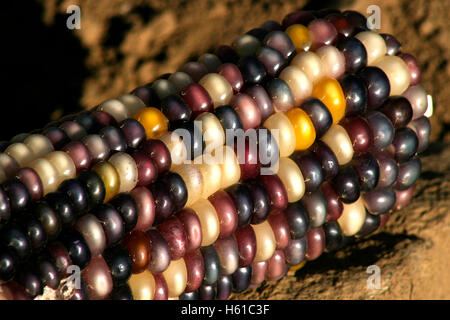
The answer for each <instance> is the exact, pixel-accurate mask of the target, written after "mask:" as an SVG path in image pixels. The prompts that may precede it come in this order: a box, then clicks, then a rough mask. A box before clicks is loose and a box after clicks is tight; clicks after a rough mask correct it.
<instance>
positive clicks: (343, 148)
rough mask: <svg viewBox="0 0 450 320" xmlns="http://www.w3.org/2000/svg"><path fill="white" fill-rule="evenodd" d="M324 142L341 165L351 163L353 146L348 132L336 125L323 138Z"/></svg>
mask: <svg viewBox="0 0 450 320" xmlns="http://www.w3.org/2000/svg"><path fill="white" fill-rule="evenodd" d="M321 140H322V141H323V142H325V143H326V144H327V146H328V147H330V149H331V150H332V151H333V152H334V154H335V156H336V158H337V160H338V162H339V165H344V164H347V163H349V162H350V161H351V160H352V158H353V153H354V151H353V146H352V142H351V140H350V137H349V135H348V133H347V131H346V130H345V129H344V128H343V127H342V126H340V125H338V124H336V125H333V126H331V128H330V129H329V130H328V131H327V133H325V135H324V136H323V137H322V138H321Z"/></svg>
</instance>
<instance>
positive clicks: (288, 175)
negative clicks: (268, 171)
mask: <svg viewBox="0 0 450 320" xmlns="http://www.w3.org/2000/svg"><path fill="white" fill-rule="evenodd" d="M277 175H278V177H279V178H280V179H281V181H282V182H283V184H284V187H285V188H286V192H287V195H288V201H289V202H295V201H298V200H300V199H301V198H302V197H303V194H304V193H305V181H304V179H303V175H302V172H301V171H300V168H299V167H298V166H297V164H295V162H294V161H293V160H292V159H289V158H280V164H279V170H278V173H277Z"/></svg>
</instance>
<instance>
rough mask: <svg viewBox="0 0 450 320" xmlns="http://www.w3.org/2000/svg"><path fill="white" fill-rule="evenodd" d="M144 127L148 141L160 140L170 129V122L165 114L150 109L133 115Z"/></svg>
mask: <svg viewBox="0 0 450 320" xmlns="http://www.w3.org/2000/svg"><path fill="white" fill-rule="evenodd" d="M133 118H134V119H136V120H137V121H139V123H140V124H141V125H142V126H143V127H144V129H145V134H146V135H147V140H149V139H154V138H158V137H159V136H161V135H162V134H163V133H165V132H166V131H167V129H168V120H167V118H166V117H165V116H164V114H163V113H162V112H161V111H159V110H158V109H156V108H153V107H149V108H144V109H141V110H139V111H138V112H136V113H135V114H134V115H133Z"/></svg>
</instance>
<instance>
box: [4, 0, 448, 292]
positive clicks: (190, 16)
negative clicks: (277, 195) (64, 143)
mask: <svg viewBox="0 0 450 320" xmlns="http://www.w3.org/2000/svg"><path fill="white" fill-rule="evenodd" d="M72 4H75V5H78V6H79V7H80V8H81V29H80V30H69V29H68V28H67V27H66V21H67V18H68V17H69V14H67V13H66V9H67V7H68V6H70V5H72ZM373 4H376V5H378V6H379V7H380V8H381V31H380V32H386V33H392V34H393V35H395V37H397V39H398V40H399V41H400V42H401V43H402V44H403V51H405V52H408V53H411V54H413V55H415V56H416V58H417V60H418V62H419V64H420V66H421V68H422V86H423V87H424V88H425V89H426V90H427V92H428V93H430V94H432V95H433V99H434V106H435V113H434V115H433V117H432V118H431V122H432V140H433V144H432V145H431V146H430V148H429V150H428V151H427V152H426V153H425V155H424V157H423V158H422V164H423V174H422V177H421V179H420V181H419V182H418V185H417V188H416V194H415V197H414V199H413V201H412V203H411V204H410V205H409V206H408V207H407V208H406V209H403V210H401V211H399V212H397V213H395V214H394V215H393V216H392V217H391V220H390V221H389V222H388V224H387V226H386V227H385V228H384V230H383V231H382V232H379V233H377V234H375V235H373V236H371V237H368V238H365V239H362V240H360V241H358V242H357V243H354V244H352V245H351V246H350V247H348V248H347V249H345V250H343V251H340V252H337V253H334V254H324V255H323V256H322V257H320V258H319V259H318V260H316V261H313V262H310V263H307V264H306V266H305V267H304V268H302V269H300V270H299V271H297V273H296V274H292V275H288V276H286V277H285V278H283V279H282V280H280V281H276V282H269V283H264V284H263V285H262V286H261V287H260V288H258V289H249V290H247V291H245V292H244V293H241V294H239V295H234V296H233V297H232V298H234V299H450V250H449V248H450V214H448V212H449V211H450V147H449V143H450V112H449V111H450V109H449V106H448V105H449V103H450V90H449V89H448V87H449V83H450V64H449V60H450V50H449V48H450V17H449V12H450V1H449V0H443V1H442V0H379V1H377V0H358V1H351V0H348V1H346V0H342V1H306V0H299V1H294V0H284V1H275V0H223V1H220V0H216V1H214V0H192V1H188V0H149V1H144V0H128V1H121V0H78V1H76V0H67V1H61V0H41V1H36V0H28V1H25V2H21V1H8V4H5V7H2V10H0V30H1V31H0V32H1V34H2V49H1V51H2V57H3V58H2V59H0V74H1V76H2V80H3V81H2V85H1V87H0V92H1V95H0V96H1V103H2V108H1V110H2V113H3V114H2V117H1V126H0V140H9V139H11V138H12V137H13V136H15V135H16V134H19V133H22V132H29V131H31V130H34V129H39V128H42V127H44V126H45V124H46V123H48V122H49V121H51V120H56V119H58V118H59V117H61V116H62V115H66V114H69V113H74V112H78V111H81V110H82V109H88V108H92V107H94V106H96V105H98V104H99V103H101V102H102V101H103V100H106V99H108V98H112V97H116V96H119V95H121V94H123V93H128V92H130V91H131V90H132V89H133V88H135V87H137V86H139V85H142V84H145V83H148V82H150V81H152V80H153V79H154V78H156V77H157V76H158V75H160V74H163V73H167V72H174V71H175V70H177V69H178V68H179V67H181V66H182V65H183V64H184V63H185V62H187V61H189V60H192V59H196V58H197V57H198V56H200V55H201V54H202V53H205V52H208V51H210V52H211V51H213V49H214V48H215V47H217V46H218V45H220V44H230V43H231V42H232V41H233V39H234V38H235V37H237V36H238V35H240V34H242V33H245V32H246V31H248V30H250V29H252V28H254V27H257V26H258V25H260V24H261V23H263V22H264V21H266V20H276V21H281V19H282V18H283V17H284V16H285V15H286V14H287V13H289V12H292V11H295V10H297V9H301V8H304V9H308V10H316V9H323V8H338V9H341V10H346V9H352V10H358V11H360V12H362V13H364V14H365V15H366V16H367V14H366V9H367V7H368V6H369V5H373ZM372 264H376V265H377V266H379V267H380V268H381V289H380V290H375V289H371V290H369V289H367V287H366V280H367V277H368V276H369V275H368V274H367V273H366V269H367V266H369V265H372Z"/></svg>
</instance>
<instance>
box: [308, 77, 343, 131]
mask: <svg viewBox="0 0 450 320" xmlns="http://www.w3.org/2000/svg"><path fill="white" fill-rule="evenodd" d="M311 96H312V97H314V98H317V99H319V100H320V101H322V102H323V103H324V104H325V105H326V106H327V108H328V110H330V112H331V115H332V117H333V123H334V124H336V123H338V122H339V121H340V120H341V119H342V118H343V117H344V114H345V105H346V103H345V96H344V92H343V91H342V88H341V85H340V84H339V82H338V81H337V80H336V79H332V78H323V79H322V80H319V81H318V82H317V83H316V84H315V85H314V87H313V90H312V94H311Z"/></svg>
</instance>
